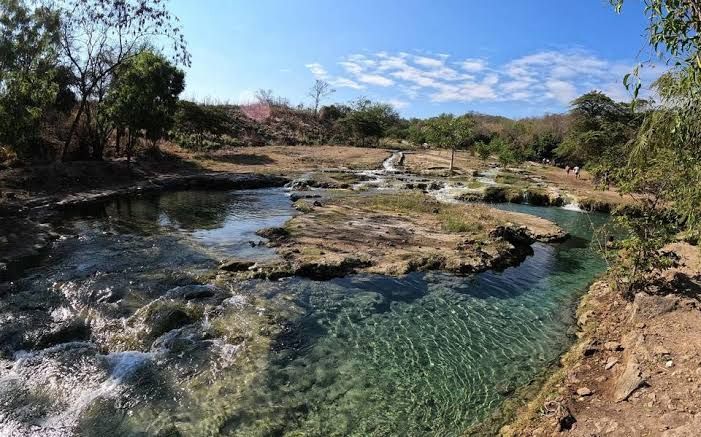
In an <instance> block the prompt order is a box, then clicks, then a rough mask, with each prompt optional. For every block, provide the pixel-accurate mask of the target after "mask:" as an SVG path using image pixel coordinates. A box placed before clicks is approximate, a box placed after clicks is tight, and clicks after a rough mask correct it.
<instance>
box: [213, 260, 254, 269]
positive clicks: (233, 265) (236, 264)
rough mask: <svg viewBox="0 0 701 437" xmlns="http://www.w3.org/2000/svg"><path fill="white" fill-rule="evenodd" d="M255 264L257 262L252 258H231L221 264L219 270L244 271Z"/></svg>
mask: <svg viewBox="0 0 701 437" xmlns="http://www.w3.org/2000/svg"><path fill="white" fill-rule="evenodd" d="M254 264H255V262H254V261H250V260H245V259H237V258H229V259H225V260H224V261H222V263H221V264H219V270H224V271H226V272H242V271H244V270H248V269H249V268H250V267H252V266H253V265H254Z"/></svg>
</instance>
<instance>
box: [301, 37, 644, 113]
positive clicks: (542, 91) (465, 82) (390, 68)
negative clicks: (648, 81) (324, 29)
mask: <svg viewBox="0 0 701 437" xmlns="http://www.w3.org/2000/svg"><path fill="white" fill-rule="evenodd" d="M338 65H339V66H340V69H339V72H338V74H337V75H331V74H329V72H328V71H327V70H326V68H325V67H324V66H322V65H321V64H319V63H312V64H307V65H306V67H307V68H308V69H309V71H310V72H311V73H312V74H313V75H314V76H315V77H316V78H320V79H324V80H328V81H329V82H331V83H332V84H333V85H334V86H336V87H338V88H344V87H345V88H352V89H356V90H360V89H365V88H367V87H379V88H384V89H388V90H392V91H396V92H397V94H400V95H402V96H404V99H395V100H396V102H395V103H397V104H395V106H397V107H400V106H401V107H406V105H407V104H408V103H409V102H408V101H411V100H415V99H426V100H428V101H432V102H462V103H468V102H521V101H523V102H528V103H538V104H543V105H551V104H556V105H559V106H566V105H568V104H569V102H571V101H572V99H574V98H575V97H577V96H578V95H581V94H583V93H585V92H588V91H591V90H593V89H598V90H602V91H604V92H606V93H608V94H609V95H611V96H612V97H613V98H616V99H619V100H623V99H625V98H626V97H627V95H626V92H625V90H624V88H623V86H622V84H621V78H622V77H623V75H624V74H625V73H626V72H628V71H630V70H631V69H632V67H633V62H619V61H611V60H607V59H603V58H601V57H600V56H597V55H596V54H594V53H591V52H588V51H584V50H579V49H577V50H561V51H555V50H547V51H540V52H536V53H531V54H528V55H525V56H521V57H518V58H515V59H511V60H508V61H506V62H503V63H501V64H500V65H493V64H491V63H490V62H489V60H488V59H486V58H464V59H453V58H452V57H451V56H450V55H447V54H440V55H430V54H425V53H421V54H411V53H407V52H398V53H388V52H379V53H374V54H351V55H348V56H345V57H344V58H342V59H340V60H339V62H338ZM407 100H408V101H407ZM400 102H401V103H400Z"/></svg>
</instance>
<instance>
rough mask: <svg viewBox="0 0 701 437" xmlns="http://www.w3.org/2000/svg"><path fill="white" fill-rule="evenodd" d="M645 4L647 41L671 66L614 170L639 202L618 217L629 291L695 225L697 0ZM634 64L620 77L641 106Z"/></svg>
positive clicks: (699, 126) (699, 72) (700, 156)
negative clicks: (623, 231)
mask: <svg viewBox="0 0 701 437" xmlns="http://www.w3.org/2000/svg"><path fill="white" fill-rule="evenodd" d="M611 3H612V4H613V5H614V6H615V7H616V10H617V11H620V9H621V7H622V6H623V1H622V0H611ZM644 5H645V14H646V17H647V19H648V22H649V25H648V42H649V45H650V47H651V48H652V50H653V51H654V52H655V55H656V57H657V58H659V59H661V60H662V62H665V63H667V64H668V65H673V66H674V67H673V69H672V71H671V72H669V73H668V74H665V75H663V76H662V77H661V78H660V79H659V80H658V81H657V82H656V83H655V84H654V86H655V88H656V89H657V92H658V95H659V96H660V98H661V101H660V102H659V104H657V105H654V104H653V105H651V106H652V107H651V108H649V110H647V111H646V112H645V120H644V122H643V123H642V126H641V128H640V130H639V132H638V133H637V135H636V136H635V138H634V140H633V141H632V142H631V143H630V145H629V147H628V148H627V150H626V152H627V155H626V156H627V161H626V165H625V166H624V167H623V168H622V169H621V170H620V171H619V172H617V175H616V179H617V182H618V184H619V188H620V190H621V191H622V192H623V193H627V194H629V195H631V196H633V197H634V198H636V199H637V200H638V208H637V209H638V210H637V211H635V214H630V213H626V212H624V213H623V214H621V215H620V216H619V218H618V219H617V220H618V222H619V223H620V224H622V225H623V226H624V227H625V228H626V229H627V230H628V231H629V232H630V237H629V238H627V239H626V240H624V242H623V243H622V246H623V247H624V249H626V250H621V251H620V254H619V265H620V266H622V267H621V268H622V270H623V272H622V274H621V276H623V277H624V279H625V281H624V284H625V289H624V291H627V292H629V293H630V291H631V288H635V286H640V284H644V283H645V281H644V279H645V278H646V275H648V274H649V273H650V271H651V270H654V269H655V268H660V267H663V265H664V263H663V262H662V261H663V260H662V258H661V257H662V255H661V254H660V251H659V249H660V248H661V247H662V246H663V245H664V244H666V243H667V242H669V241H671V240H672V238H673V236H674V234H675V233H676V232H677V231H679V230H686V231H690V232H696V233H697V235H698V232H699V228H700V226H699V225H700V224H701V216H700V214H699V211H701V103H700V102H701V55H700V52H699V47H700V45H701V39H699V30H700V29H701V5H700V4H699V3H698V2H697V1H694V0H644ZM639 68H640V66H639V67H638V68H636V69H635V70H634V71H633V73H632V74H630V75H626V77H624V79H623V82H624V84H625V85H626V86H627V87H628V88H629V89H630V90H632V94H633V96H634V97H635V98H636V101H635V102H634V107H637V106H638V105H639V103H640V102H639V101H638V100H637V97H638V93H639V90H640V89H641V87H642V83H641V80H640V77H639V74H638V73H639ZM670 212H671V213H670ZM641 217H642V218H641ZM663 225H664V226H663ZM651 233H653V235H650V234H651ZM641 266H642V268H641ZM641 270H642V272H641ZM641 278H642V279H641ZM619 282H623V281H619Z"/></svg>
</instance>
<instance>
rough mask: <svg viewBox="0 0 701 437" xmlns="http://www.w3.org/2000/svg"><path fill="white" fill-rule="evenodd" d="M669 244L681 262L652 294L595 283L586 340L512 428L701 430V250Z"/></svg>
mask: <svg viewBox="0 0 701 437" xmlns="http://www.w3.org/2000/svg"><path fill="white" fill-rule="evenodd" d="M667 250H669V251H672V252H674V253H675V254H677V255H678V256H679V262H678V266H676V267H675V268H673V269H670V270H668V271H666V272H665V273H664V275H663V277H664V282H663V283H662V284H660V285H661V286H660V287H658V288H657V289H656V290H654V291H653V290H651V291H650V293H643V292H641V293H638V294H637V295H636V296H635V298H634V300H633V301H628V300H626V299H624V298H623V297H622V295H621V293H619V292H616V291H615V290H613V289H612V288H611V287H610V286H609V284H608V283H606V282H597V283H595V284H594V285H593V286H592V287H591V289H590V291H589V294H588V295H587V297H586V298H585V299H584V301H583V302H582V305H581V306H580V309H579V324H580V328H581V329H582V332H581V333H580V335H581V338H580V340H579V342H578V343H577V345H576V346H575V347H574V348H572V349H571V350H570V352H568V353H567V354H566V355H565V356H564V357H563V360H562V363H563V367H562V368H561V369H560V370H559V371H558V372H556V373H555V374H554V375H553V376H552V377H551V378H550V379H549V380H548V382H547V383H546V384H545V386H544V387H543V389H542V390H541V392H540V393H539V395H538V396H537V397H536V398H535V399H534V400H533V401H531V402H530V404H529V405H527V406H524V407H523V408H522V410H521V413H520V415H519V416H518V417H517V419H516V420H515V421H514V422H513V423H512V424H511V425H509V426H507V427H505V428H503V429H502V434H503V435H508V436H556V435H572V436H668V437H669V436H694V435H699V432H700V431H699V430H701V336H700V335H699V331H698V329H699V326H701V307H700V306H699V300H698V293H699V291H701V257H700V256H699V248H698V247H696V246H691V245H689V244H686V243H676V244H673V245H671V246H669V247H668V248H667ZM669 290H674V293H673V294H667V293H668V292H669Z"/></svg>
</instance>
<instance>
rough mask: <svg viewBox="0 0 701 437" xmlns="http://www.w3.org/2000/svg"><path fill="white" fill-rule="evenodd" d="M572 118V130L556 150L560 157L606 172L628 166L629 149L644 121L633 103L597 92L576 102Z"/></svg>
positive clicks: (572, 108)
mask: <svg viewBox="0 0 701 437" xmlns="http://www.w3.org/2000/svg"><path fill="white" fill-rule="evenodd" d="M570 116H571V126H570V129H569V131H568V133H567V134H566V136H565V138H564V140H563V141H562V143H561V144H560V145H559V146H558V147H557V148H556V149H555V153H556V154H557V156H558V157H560V158H562V159H564V160H566V161H567V162H569V163H570V165H579V166H583V165H585V164H586V165H588V166H589V167H591V168H597V167H598V168H602V169H604V170H603V171H610V170H611V169H615V168H620V167H622V166H624V165H625V156H626V153H625V146H626V144H627V143H628V142H629V141H630V140H631V139H632V138H633V137H634V136H635V134H636V132H637V129H638V128H639V126H640V123H641V121H642V117H641V116H639V115H636V114H635V113H634V112H633V110H632V108H631V106H630V105H629V104H626V103H619V102H615V101H614V100H613V99H611V98H610V97H608V96H607V95H605V94H603V93H601V92H598V91H593V92H590V93H587V94H584V95H582V96H580V97H578V98H576V99H575V100H573V101H572V107H571V109H570Z"/></svg>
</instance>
